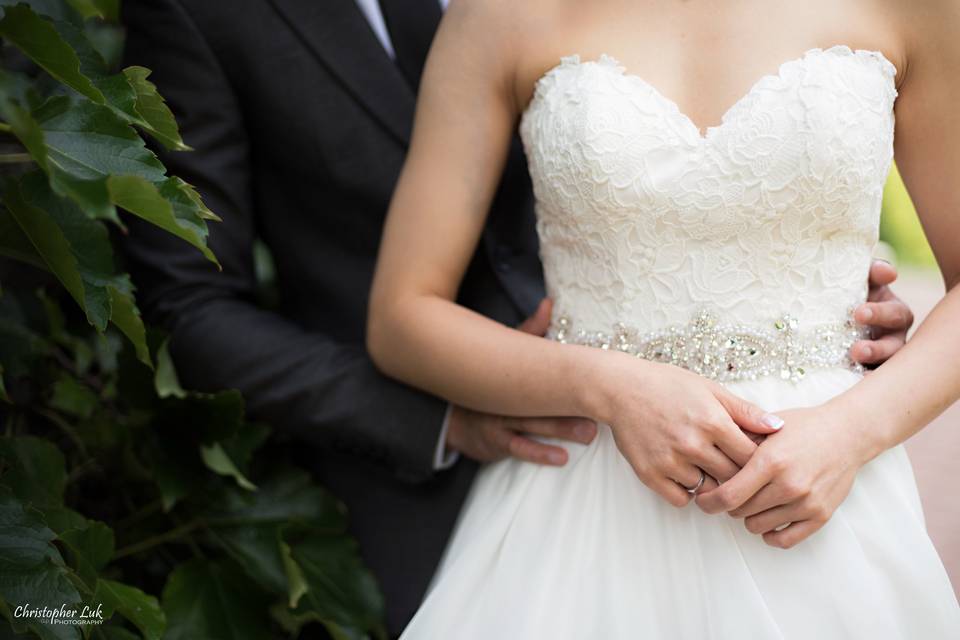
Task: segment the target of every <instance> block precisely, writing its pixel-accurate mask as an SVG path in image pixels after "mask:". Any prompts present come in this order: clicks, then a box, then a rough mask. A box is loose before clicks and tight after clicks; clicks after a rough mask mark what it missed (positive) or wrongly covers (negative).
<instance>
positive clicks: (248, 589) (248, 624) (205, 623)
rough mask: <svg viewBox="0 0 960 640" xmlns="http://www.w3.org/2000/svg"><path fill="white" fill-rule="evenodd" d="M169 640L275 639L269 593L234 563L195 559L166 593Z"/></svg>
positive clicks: (182, 568)
mask: <svg viewBox="0 0 960 640" xmlns="http://www.w3.org/2000/svg"><path fill="white" fill-rule="evenodd" d="M163 609H164V611H165V612H166V614H167V632H166V635H165V636H164V640H196V639H197V638H217V640H248V639H249V640H263V639H264V638H269V637H271V636H270V621H269V618H268V616H267V614H266V611H267V602H265V601H264V594H263V593H262V592H261V591H260V590H259V589H258V588H257V587H256V585H255V584H253V583H252V582H251V581H250V580H249V579H248V578H247V577H246V576H245V575H244V574H243V572H242V571H241V570H240V569H239V568H238V567H237V566H236V565H235V564H233V563H232V562H217V561H209V560H201V559H198V560H193V561H191V562H189V563H187V564H185V565H181V566H180V567H177V569H175V570H174V571H173V573H172V574H171V575H170V578H169V579H168V580H167V584H166V586H165V587H164V589H163Z"/></svg>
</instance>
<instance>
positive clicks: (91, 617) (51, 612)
mask: <svg viewBox="0 0 960 640" xmlns="http://www.w3.org/2000/svg"><path fill="white" fill-rule="evenodd" d="M74 607H76V605H67V604H66V603H64V604H61V605H60V607H59V608H58V609H51V608H50V607H47V606H44V607H34V606H32V605H30V603H29V602H28V603H26V604H21V605H18V606H17V608H16V609H14V610H13V617H14V618H17V619H20V620H37V621H39V622H45V623H47V624H73V625H86V624H103V604H102V603H101V604H98V605H97V606H96V607H94V606H91V605H83V607H82V608H79V609H77V608H74Z"/></svg>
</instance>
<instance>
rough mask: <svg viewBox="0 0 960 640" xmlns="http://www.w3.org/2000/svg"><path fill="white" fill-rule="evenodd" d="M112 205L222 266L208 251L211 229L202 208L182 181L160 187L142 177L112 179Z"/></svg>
mask: <svg viewBox="0 0 960 640" xmlns="http://www.w3.org/2000/svg"><path fill="white" fill-rule="evenodd" d="M107 184H108V188H109V191H110V196H111V199H112V201H113V202H114V203H115V204H116V205H117V206H119V207H122V208H124V209H126V210H127V211H129V212H130V213H132V214H134V215H136V216H138V217H140V218H143V219H144V220H146V221H148V222H151V223H153V224H155V225H156V226H158V227H160V228H161V229H163V230H165V231H167V232H169V233H172V234H173V235H175V236H177V237H179V238H181V239H183V240H186V241H187V242H188V243H190V244H192V245H193V246H194V247H196V248H197V249H199V250H200V253H202V254H203V255H204V257H206V258H207V260H209V261H210V262H212V263H214V264H216V265H217V266H218V267H219V266H220V263H219V262H217V258H216V257H215V256H214V255H213V252H212V251H210V249H209V248H208V247H207V242H206V239H207V225H206V222H204V214H203V212H204V211H205V210H206V209H205V208H202V209H201V207H202V205H201V206H200V207H198V206H197V205H198V201H194V200H193V198H192V197H191V193H190V191H188V190H187V189H188V188H189V187H188V186H187V185H186V183H185V182H183V181H182V180H180V179H179V178H168V179H167V180H165V181H163V182H162V183H161V184H159V185H156V184H154V183H153V182H151V181H149V180H146V179H145V178H143V177H140V176H134V175H127V176H111V177H110V178H109V179H108V180H107Z"/></svg>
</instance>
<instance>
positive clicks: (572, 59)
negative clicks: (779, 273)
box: [521, 44, 897, 143]
mask: <svg viewBox="0 0 960 640" xmlns="http://www.w3.org/2000/svg"><path fill="white" fill-rule="evenodd" d="M837 53H840V54H843V55H845V56H849V55H857V56H864V55H866V56H870V57H873V58H875V59H878V60H879V61H880V62H881V65H882V66H883V70H884V71H885V72H886V75H887V77H888V78H889V79H890V82H891V83H893V85H894V87H893V88H894V92H896V75H897V66H896V65H895V64H894V63H892V62H891V61H890V60H889V58H887V56H885V55H884V53H883V51H881V50H879V49H852V48H851V47H850V46H848V45H845V44H835V45H833V46H830V47H827V48H826V49H824V48H821V47H813V48H811V49H807V50H806V51H804V52H803V53H802V54H801V55H799V56H797V57H795V58H791V59H789V60H786V61H784V62H782V63H780V65H779V66H778V67H777V70H776V71H775V72H773V73H766V74H763V75H762V76H760V77H759V78H757V80H756V81H755V82H754V83H753V84H751V85H750V88H749V89H747V91H746V93H744V94H743V95H742V96H740V97H739V98H737V100H736V101H734V103H733V104H732V105H730V106H729V107H728V108H727V110H726V111H724V112H723V115H721V116H720V122H718V123H717V124H715V125H711V126H708V127H706V128H703V129H701V128H700V126H698V125H697V123H695V122H694V121H693V119H692V118H690V116H688V115H687V114H686V113H684V111H683V110H682V109H681V108H680V105H678V104H677V102H676V101H675V100H673V99H672V98H669V97H667V95H666V94H664V93H663V92H661V91H660V90H659V89H658V88H657V87H656V86H655V85H653V84H651V83H650V82H648V81H647V80H645V79H644V78H643V76H641V75H639V74H636V73H630V72H629V71H627V68H626V67H625V66H624V65H622V64H621V63H620V61H619V60H617V58H615V57H614V56H612V55H609V54H607V53H601V54H600V56H599V57H597V58H593V59H588V60H581V59H580V54H578V53H574V54H571V55H567V56H562V57H561V58H560V62H558V63H557V64H555V65H553V66H552V67H550V68H549V69H547V70H546V71H544V72H543V74H542V75H541V76H540V77H539V78H537V80H536V82H534V83H533V88H534V90H533V97H531V98H530V101H529V102H528V103H527V106H526V107H525V108H524V109H523V111H522V112H521V119H523V118H525V117H526V116H527V113H528V112H529V111H530V110H531V109H532V107H533V106H534V104H535V103H536V102H537V100H538V98H539V96H540V93H541V92H540V90H539V88H540V85H541V84H542V83H543V81H544V80H546V79H547V78H549V77H550V76H552V75H553V74H555V73H556V72H558V71H559V70H560V69H563V68H564V67H569V66H573V67H587V66H602V65H610V66H613V67H614V68H615V69H616V70H618V71H619V74H620V76H621V77H623V78H627V79H632V80H633V81H635V82H639V83H640V84H641V85H642V86H643V87H646V88H647V89H648V90H649V91H650V93H651V94H652V95H653V96H655V97H656V98H657V99H658V100H660V101H661V102H663V103H664V104H665V105H666V106H667V107H668V108H669V109H670V110H671V111H672V112H673V113H674V114H676V115H677V117H679V118H680V119H681V121H683V122H684V124H685V125H686V126H687V127H688V128H689V129H691V130H692V131H691V133H692V134H693V135H694V136H695V137H696V139H697V142H699V143H706V142H707V141H708V140H710V138H711V136H712V135H713V134H714V133H715V132H716V131H719V130H720V129H722V128H723V127H724V126H725V125H726V124H727V120H728V118H729V117H730V115H731V114H732V113H733V112H734V111H736V110H737V108H738V107H740V106H741V105H742V104H743V103H744V102H746V101H747V99H749V98H750V97H751V96H752V95H753V94H754V93H755V92H756V91H757V90H758V89H759V88H760V86H762V85H763V84H765V83H768V82H772V81H776V80H782V79H783V76H784V73H785V72H786V71H787V70H788V69H789V68H790V67H792V66H795V65H798V64H803V63H804V62H806V61H807V60H808V59H809V58H810V57H811V56H812V55H813V54H837Z"/></svg>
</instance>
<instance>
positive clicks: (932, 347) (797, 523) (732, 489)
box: [697, 0, 960, 547]
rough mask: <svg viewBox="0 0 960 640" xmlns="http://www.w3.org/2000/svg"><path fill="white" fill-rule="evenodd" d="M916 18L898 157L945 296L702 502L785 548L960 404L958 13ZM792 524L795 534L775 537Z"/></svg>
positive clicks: (794, 415) (950, 8)
mask: <svg viewBox="0 0 960 640" xmlns="http://www.w3.org/2000/svg"><path fill="white" fill-rule="evenodd" d="M904 4H906V3H904ZM913 9H918V7H911V11H910V16H904V18H903V19H904V24H905V25H907V33H908V40H907V54H908V60H909V64H908V65H903V64H901V77H900V85H899V87H898V89H899V97H898V98H897V102H896V118H897V124H896V137H895V156H896V161H897V166H898V168H899V170H900V173H901V175H902V176H903V179H904V182H905V184H906V186H907V189H908V191H909V192H910V196H911V197H912V199H913V202H914V204H915V205H916V209H917V213H918V215H919V217H920V220H921V222H922V223H923V227H924V230H925V232H926V236H927V238H928V239H929V241H930V245H931V247H932V248H933V252H934V254H935V256H936V258H937V263H938V265H939V267H940V271H941V273H942V275H943V279H944V282H945V283H946V290H947V293H946V295H945V296H944V297H943V299H942V300H941V301H940V302H939V304H937V306H936V307H935V308H934V309H933V311H932V312H931V313H930V314H929V315H928V316H927V318H926V319H925V320H924V322H923V324H921V325H920V326H919V327H918V328H917V331H916V333H915V334H914V335H913V337H912V338H911V339H910V341H909V342H908V343H907V345H906V346H905V347H903V348H902V349H901V350H900V351H898V352H897V353H896V354H895V355H894V356H893V357H891V358H890V359H889V360H887V361H886V362H885V363H884V364H883V365H882V366H880V367H879V368H878V369H877V370H876V371H873V372H871V373H870V374H869V375H867V376H866V377H865V378H864V379H863V380H862V381H861V382H860V383H858V384H856V385H855V386H853V387H852V388H851V389H849V390H848V391H847V392H845V393H843V394H841V395H839V396H837V397H836V398H834V399H833V400H831V401H830V402H828V403H827V404H825V405H823V406H822V407H816V408H813V409H801V410H797V411H787V412H783V413H781V415H783V416H784V418H786V420H787V427H786V428H784V430H783V431H782V432H781V433H779V434H777V436H776V437H775V438H768V439H767V441H766V442H765V443H764V444H763V445H762V446H761V447H760V449H759V450H758V452H757V454H756V455H755V456H754V457H753V458H752V459H751V461H750V463H748V465H747V466H746V467H745V468H744V469H743V471H741V472H740V473H739V474H737V476H735V477H734V478H733V479H732V480H730V481H729V482H727V483H726V484H724V485H723V486H721V487H719V488H717V489H715V490H713V491H710V492H708V493H704V494H702V495H701V496H699V497H698V499H697V503H698V504H699V505H700V506H701V508H703V509H704V510H705V511H708V512H712V513H715V512H719V511H729V512H730V513H731V515H734V516H737V517H746V526H747V528H748V529H749V530H750V531H752V532H754V533H762V534H763V535H764V539H765V540H766V541H767V542H768V543H770V544H772V545H775V546H783V547H789V546H792V545H794V544H797V543H798V542H800V541H801V540H803V539H804V538H806V537H807V536H809V535H810V534H812V533H813V532H814V531H816V530H817V529H818V528H819V527H820V526H822V525H823V524H824V523H825V522H826V521H827V520H828V519H829V518H830V517H831V515H832V514H833V511H834V510H835V509H836V507H837V506H838V505H839V504H840V503H841V502H842V500H843V499H844V498H845V497H846V495H847V493H848V492H849V490H850V487H851V485H852V482H853V477H854V475H855V474H856V471H857V470H858V469H859V468H860V467H861V466H862V465H864V464H866V463H867V462H868V461H870V460H872V459H873V458H875V457H876V456H878V455H879V454H881V453H882V452H884V451H886V450H887V449H889V448H891V447H894V446H896V445H898V444H900V443H902V442H904V441H905V440H907V439H908V438H909V437H910V436H912V435H913V434H915V433H916V432H918V431H919V430H920V429H922V428H923V427H925V426H926V425H927V424H929V423H930V421H931V420H933V419H934V418H935V417H936V416H938V415H939V414H940V413H941V412H943V411H944V410H945V409H946V408H947V407H949V406H950V405H951V404H952V403H954V402H955V401H957V400H958V399H960V286H958V284H960V110H958V105H960V40H958V39H957V37H956V34H957V33H958V32H960V5H958V4H957V3H955V2H948V1H946V0H939V1H936V2H931V3H925V4H924V7H923V8H922V9H920V10H917V11H914V10H913ZM791 427H793V428H791ZM786 522H793V523H794V524H792V525H791V526H789V527H787V528H785V529H783V530H782V531H779V532H778V531H774V528H775V527H777V526H778V525H781V524H783V523H786Z"/></svg>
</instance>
